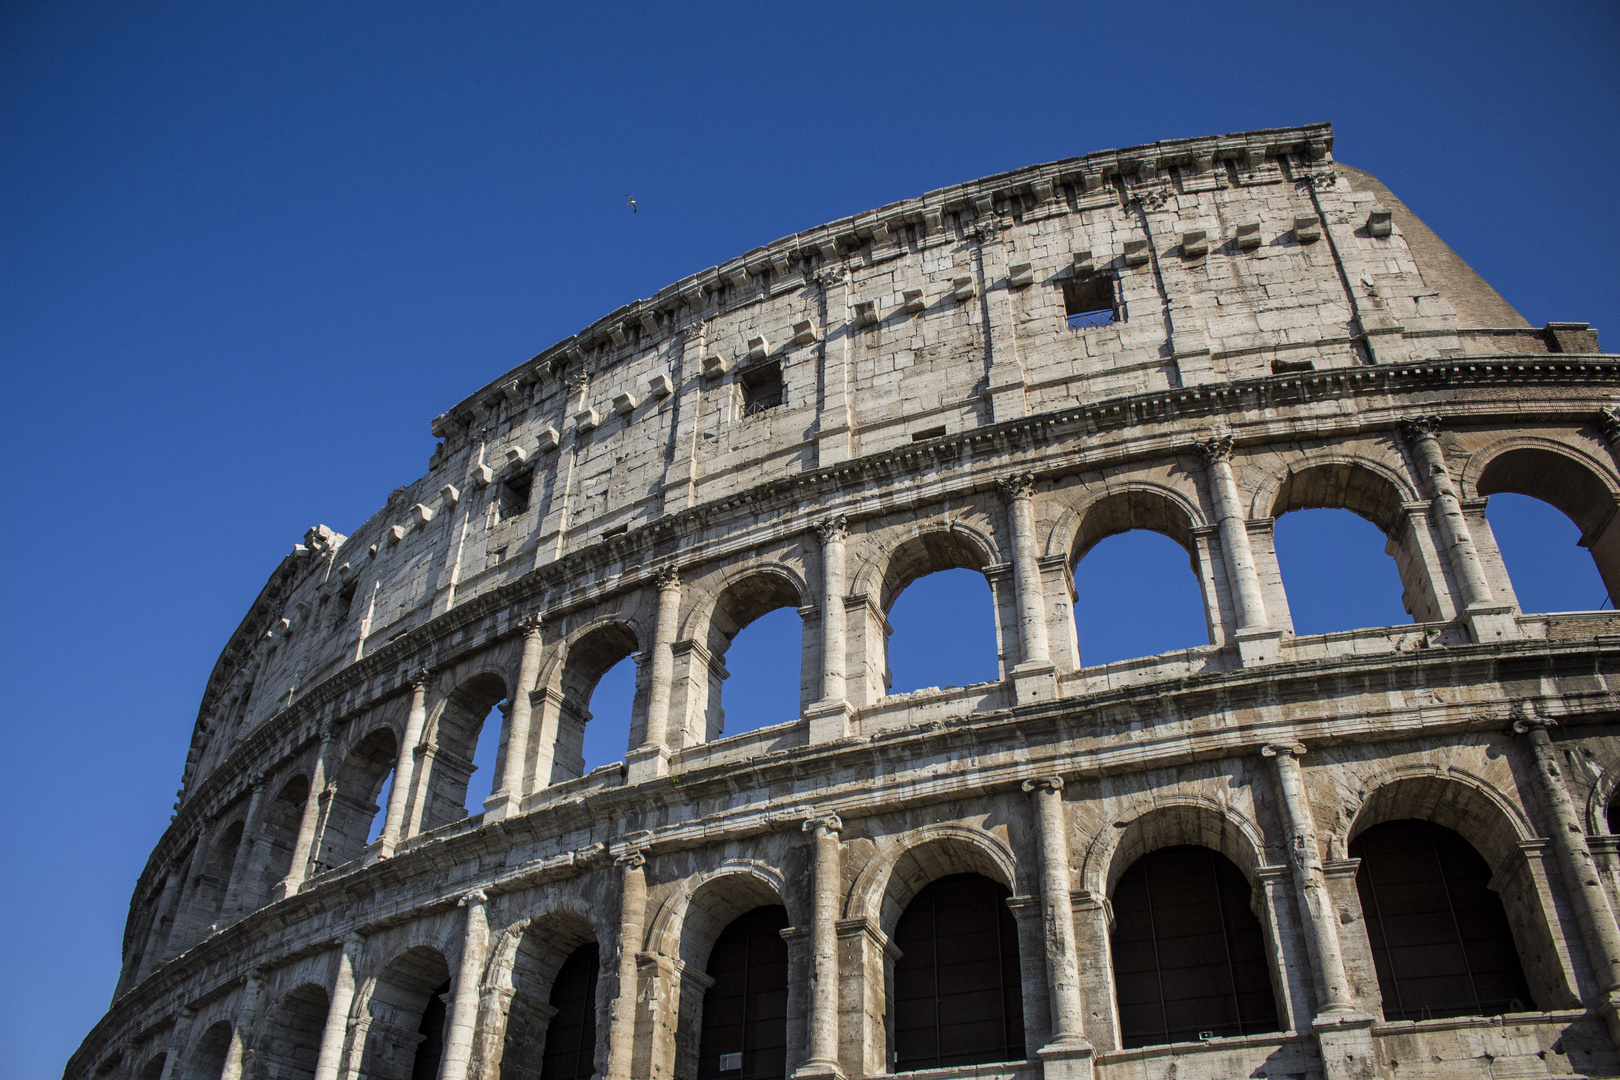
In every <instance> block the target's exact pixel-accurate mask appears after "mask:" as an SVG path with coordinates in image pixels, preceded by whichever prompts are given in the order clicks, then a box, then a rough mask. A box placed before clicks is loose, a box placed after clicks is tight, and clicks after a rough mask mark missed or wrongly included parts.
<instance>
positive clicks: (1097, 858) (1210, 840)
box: [1080, 789, 1277, 898]
mask: <svg viewBox="0 0 1620 1080" xmlns="http://www.w3.org/2000/svg"><path fill="white" fill-rule="evenodd" d="M1115 814H1116V816H1115V817H1114V819H1113V820H1112V822H1111V823H1110V825H1109V826H1108V827H1106V828H1103V829H1101V830H1099V831H1098V832H1097V834H1096V835H1095V836H1094V837H1093V838H1092V839H1091V842H1090V843H1089V844H1087V845H1086V846H1085V849H1084V854H1083V855H1082V856H1081V858H1080V881H1081V887H1082V888H1084V889H1085V890H1086V891H1087V892H1089V893H1091V894H1092V895H1093V896H1096V897H1099V898H1101V897H1107V896H1111V895H1112V894H1113V890H1114V884H1115V883H1116V882H1117V881H1118V880H1119V878H1120V875H1121V874H1123V873H1124V872H1125V871H1126V870H1127V869H1129V868H1130V865H1131V863H1133V862H1135V861H1136V860H1137V859H1139V858H1141V857H1142V856H1143V855H1146V854H1149V853H1151V852H1153V851H1157V850H1158V849H1160V848H1166V847H1175V846H1178V845H1181V844H1191V845H1194V846H1197V847H1207V848H1209V849H1211V850H1212V851H1218V852H1220V853H1221V854H1222V855H1225V856H1226V857H1227V858H1228V859H1230V860H1231V861H1232V864H1233V865H1234V866H1236V867H1237V868H1238V869H1239V870H1241V871H1242V872H1243V876H1244V877H1246V878H1248V879H1249V884H1250V886H1251V887H1254V888H1256V889H1258V888H1259V887H1260V882H1259V876H1258V875H1259V871H1260V870H1261V869H1262V868H1264V867H1266V866H1270V865H1274V864H1275V863H1276V861H1277V860H1275V859H1273V858H1272V857H1271V856H1270V852H1269V849H1268V845H1267V844H1266V839H1265V834H1264V833H1263V832H1262V831H1261V829H1260V826H1259V824H1258V823H1257V822H1256V821H1255V820H1254V818H1253V817H1251V816H1250V815H1249V814H1248V813H1245V812H1244V811H1243V809H1241V808H1240V807H1238V806H1237V805H1236V804H1235V803H1233V802H1224V801H1221V800H1219V799H1215V798H1213V797H1211V796H1210V795H1207V794H1204V793H1201V792H1198V791H1196V790H1186V789H1181V790H1175V789H1172V790H1171V791H1169V792H1165V793H1150V794H1146V795H1143V796H1138V797H1135V798H1131V799H1128V800H1125V801H1124V802H1123V805H1120V806H1119V807H1118V809H1117V810H1116V811H1115Z"/></svg>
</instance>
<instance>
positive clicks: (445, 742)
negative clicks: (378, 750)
mask: <svg viewBox="0 0 1620 1080" xmlns="http://www.w3.org/2000/svg"><path fill="white" fill-rule="evenodd" d="M505 699H506V683H505V682H503V681H502V680H501V678H500V676H498V675H493V674H489V673H484V674H480V675H474V676H473V677H472V678H470V679H467V680H466V681H465V682H463V683H461V684H460V685H458V686H457V687H456V688H455V689H454V690H452V691H451V692H450V693H449V694H448V695H447V696H446V697H445V699H444V703H443V705H442V706H441V707H440V710H439V715H438V720H437V722H436V723H435V724H434V728H433V733H432V738H431V740H430V750H431V758H430V759H429V760H428V761H425V762H424V765H425V767H426V775H425V777H424V781H425V782H424V784H423V786H422V787H421V788H420V789H419V790H420V791H421V792H422V794H421V795H420V796H418V797H419V798H421V799H423V800H425V801H424V802H423V805H422V808H421V816H420V825H419V828H420V829H421V830H422V831H427V830H429V829H436V828H438V827H439V826H441V825H448V824H450V823H451V822H453V821H460V820H461V819H462V818H463V817H466V816H467V814H468V813H469V812H474V813H476V812H481V811H482V810H483V801H484V799H485V798H486V797H487V796H488V795H489V785H490V782H491V781H490V778H491V777H492V776H493V775H494V772H495V769H494V763H493V762H491V763H490V765H489V767H488V768H487V769H486V770H485V772H484V775H483V776H481V777H478V779H477V784H476V785H475V784H474V771H475V768H476V765H475V762H474V760H473V758H474V756H475V753H476V750H477V747H478V744H479V742H480V739H481V736H482V735H483V734H485V733H486V732H489V731H493V734H494V739H495V743H494V745H495V747H496V748H498V747H499V746H500V732H501V726H502V725H501V710H500V709H499V708H497V706H498V704H499V703H500V702H502V701H504V700H505ZM479 791H481V792H482V794H477V792H479Z"/></svg>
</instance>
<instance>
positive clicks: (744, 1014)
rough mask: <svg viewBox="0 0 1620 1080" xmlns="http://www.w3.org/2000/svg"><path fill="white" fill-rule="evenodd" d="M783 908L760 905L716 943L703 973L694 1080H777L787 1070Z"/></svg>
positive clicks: (741, 918) (785, 915) (729, 928)
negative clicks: (705, 981)
mask: <svg viewBox="0 0 1620 1080" xmlns="http://www.w3.org/2000/svg"><path fill="white" fill-rule="evenodd" d="M787 925H788V916H787V909H786V908H785V907H782V906H780V905H769V906H766V907H758V908H755V909H753V910H752V911H749V912H747V913H746V914H743V915H741V916H739V917H738V918H737V919H735V920H733V921H732V923H731V924H730V925H729V926H727V927H726V928H725V929H724V930H723V931H721V933H720V936H719V937H718V938H716V939H715V943H714V947H713V948H712V949H711V950H710V951H709V959H708V963H707V964H706V965H705V966H704V973H705V974H706V975H708V977H709V978H710V979H712V980H713V982H712V983H711V984H710V985H709V987H708V989H707V990H705V991H704V993H703V1026H702V1032H701V1034H700V1036H699V1038H698V1069H697V1075H698V1080H722V1078H724V1080H732V1078H734V1077H739V1078H741V1080H775V1078H777V1077H781V1076H784V1075H785V1074H786V1072H787V998H788V950H787V942H786V941H785V940H783V938H782V931H783V930H785V929H787Z"/></svg>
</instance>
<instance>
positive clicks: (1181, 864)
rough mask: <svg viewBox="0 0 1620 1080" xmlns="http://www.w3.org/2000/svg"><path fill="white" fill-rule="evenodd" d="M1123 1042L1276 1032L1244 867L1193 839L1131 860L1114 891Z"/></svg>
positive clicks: (1114, 948) (1262, 936)
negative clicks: (1199, 844)
mask: <svg viewBox="0 0 1620 1080" xmlns="http://www.w3.org/2000/svg"><path fill="white" fill-rule="evenodd" d="M1112 901H1113V909H1114V919H1115V924H1114V933H1113V936H1112V938H1111V940H1110V948H1111V951H1112V953H1113V960H1114V993H1115V996H1116V998H1117V1000H1118V1005H1119V1028H1120V1040H1121V1045H1122V1046H1124V1047H1125V1048H1127V1049H1129V1048H1132V1047H1138V1046H1155V1045H1160V1044H1163V1043H1175V1042H1192V1041H1195V1040H1198V1039H1201V1038H1206V1037H1208V1035H1211V1034H1213V1035H1217V1036H1232V1035H1252V1034H1256V1033H1258V1032H1264V1031H1276V1030H1277V1027H1278V1025H1277V999H1276V995H1275V994H1274V993H1273V992H1272V985H1271V974H1272V973H1271V967H1270V964H1269V962H1268V961H1267V959H1266V947H1265V932H1264V930H1263V929H1262V927H1261V925H1260V920H1259V918H1258V917H1257V916H1256V915H1255V913H1254V910H1253V903H1254V900H1253V890H1252V889H1251V888H1250V885H1249V882H1248V879H1247V878H1245V877H1244V876H1243V872H1242V871H1241V870H1239V869H1238V868H1237V867H1236V866H1234V865H1233V863H1232V861H1231V860H1230V859H1228V858H1226V856H1224V855H1222V854H1220V853H1219V852H1216V851H1212V850H1210V849H1209V848H1206V847H1199V846H1195V845H1191V844H1178V845H1175V846H1173V847H1164V848H1159V849H1158V850H1156V851H1153V852H1150V853H1149V854H1146V855H1144V856H1142V857H1141V858H1139V859H1137V860H1136V861H1134V862H1132V863H1131V864H1130V866H1129V867H1128V868H1127V869H1126V870H1125V872H1124V873H1123V874H1122V875H1121V876H1120V878H1119V880H1118V882H1117V883H1116V884H1115V885H1114V890H1113V896H1112Z"/></svg>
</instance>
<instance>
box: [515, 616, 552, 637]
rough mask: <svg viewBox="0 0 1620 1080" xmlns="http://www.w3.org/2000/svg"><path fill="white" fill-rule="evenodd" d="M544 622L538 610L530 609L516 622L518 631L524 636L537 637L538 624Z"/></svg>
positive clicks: (538, 633) (538, 634)
mask: <svg viewBox="0 0 1620 1080" xmlns="http://www.w3.org/2000/svg"><path fill="white" fill-rule="evenodd" d="M544 622H545V616H544V615H542V614H540V612H538V611H531V612H529V613H528V614H527V615H525V616H523V617H522V618H521V619H519V620H518V622H517V627H518V631H519V633H521V634H522V635H523V636H524V637H526V638H529V637H539V636H540V626H541V624H542V623H544Z"/></svg>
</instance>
